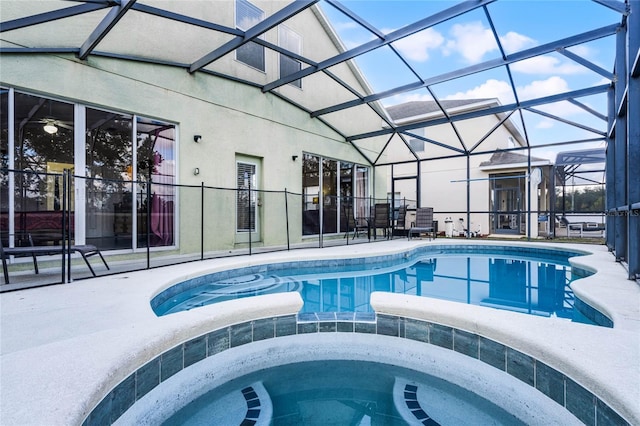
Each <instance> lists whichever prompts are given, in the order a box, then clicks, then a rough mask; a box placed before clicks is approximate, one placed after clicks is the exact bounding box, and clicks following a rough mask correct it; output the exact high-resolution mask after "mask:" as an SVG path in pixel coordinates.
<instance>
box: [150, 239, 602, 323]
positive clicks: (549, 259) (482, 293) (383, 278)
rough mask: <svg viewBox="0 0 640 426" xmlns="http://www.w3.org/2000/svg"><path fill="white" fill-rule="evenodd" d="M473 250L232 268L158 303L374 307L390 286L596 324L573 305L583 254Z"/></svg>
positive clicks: (166, 307)
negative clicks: (284, 295)
mask: <svg viewBox="0 0 640 426" xmlns="http://www.w3.org/2000/svg"><path fill="white" fill-rule="evenodd" d="M466 251H467V252H466V253H465V250H464V249H457V250H446V251H445V250H439V251H437V252H436V253H420V252H418V253H415V254H413V255H411V256H404V257H401V258H399V259H381V260H379V261H376V262H373V261H371V262H368V263H364V262H362V261H357V260H356V261H353V262H343V264H324V265H311V264H304V263H291V264H287V265H271V267H269V266H267V267H265V266H263V267H261V268H259V269H253V270H248V271H247V270H240V271H236V273H235V274H234V273H233V272H232V271H230V272H227V273H226V274H223V275H220V274H218V276H210V277H203V278H202V283H200V282H192V283H191V285H190V286H186V288H185V289H183V290H176V289H175V288H174V289H173V293H174V294H171V293H169V294H167V293H166V292H165V294H161V295H159V296H158V297H156V299H154V302H153V303H152V305H154V311H155V312H156V314H158V315H166V314H170V313H174V312H179V311H182V310H189V309H193V308H196V307H198V306H204V305H208V304H212V303H217V302H221V301H225V300H232V299H238V298H242V297H249V296H254V295H260V294H269V293H280V292H290V291H297V292H299V293H300V294H301V296H302V298H303V300H304V306H303V308H302V311H301V312H302V313H309V312H372V311H373V310H372V308H371V306H370V304H369V299H370V295H371V293H372V292H374V291H384V292H392V293H403V294H410V295H417V296H424V297H433V298H438V299H444V300H449V301H454V302H461V303H468V304H474V305H481V306H488V307H493V308H499V309H507V310H511V311H517V312H522V313H527V314H532V315H540V316H557V317H561V318H567V319H571V320H573V321H578V322H586V323H591V322H590V321H589V320H587V319H585V318H584V317H582V316H581V315H580V314H579V313H578V312H577V311H576V310H574V309H573V304H574V298H573V293H572V292H571V289H570V288H569V283H570V282H571V281H572V280H573V279H574V278H576V275H575V273H574V271H572V268H571V266H570V264H569V262H568V258H569V257H570V256H575V255H576V253H572V252H563V251H557V250H555V251H548V252H547V251H545V250H533V251H528V252H527V251H522V249H518V250H516V251H513V250H508V249H506V248H496V247H493V248H492V250H488V249H487V248H486V247H485V248H484V250H481V251H478V250H471V251H470V250H469V249H467V250H466ZM316 263H317V262H316ZM247 272H249V273H247Z"/></svg>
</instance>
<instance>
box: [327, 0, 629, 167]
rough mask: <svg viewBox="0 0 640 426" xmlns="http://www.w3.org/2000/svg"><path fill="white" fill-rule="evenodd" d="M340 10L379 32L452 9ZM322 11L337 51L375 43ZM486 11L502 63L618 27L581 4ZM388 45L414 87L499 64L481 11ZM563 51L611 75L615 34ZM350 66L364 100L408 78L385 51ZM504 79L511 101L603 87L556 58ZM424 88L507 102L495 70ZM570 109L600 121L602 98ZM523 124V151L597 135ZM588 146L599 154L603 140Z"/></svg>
mask: <svg viewBox="0 0 640 426" xmlns="http://www.w3.org/2000/svg"><path fill="white" fill-rule="evenodd" d="M341 3H342V4H344V5H345V6H346V7H347V8H349V9H350V10H352V11H353V12H355V13H356V14H357V15H358V16H360V17H361V18H362V19H364V20H366V21H367V22H368V23H369V24H371V25H373V26H374V27H376V28H377V29H378V30H380V31H381V32H382V33H384V34H388V33H391V32H393V31H395V30H397V29H400V28H402V27H403V26H406V25H408V24H411V23H413V22H416V21H418V20H420V19H422V18H424V17H427V16H430V15H432V14H434V13H436V12H438V11H441V10H444V9H446V8H448V7H451V6H454V5H456V4H457V3H458V2H453V1H434V0H429V1H427V0H412V1H400V0H398V1H384V0H373V1H371V0H356V1H346V0H345V1H342V2H341ZM322 8H323V10H324V12H325V13H326V15H327V16H328V18H329V20H330V21H331V22H332V24H333V25H334V28H335V29H336V32H337V33H338V34H339V35H340V37H341V39H342V41H343V43H344V44H345V46H346V47H347V49H350V48H353V47H356V46H359V45H361V44H363V43H365V42H368V41H370V40H372V39H374V38H375V36H374V35H373V34H372V33H371V32H369V31H367V30H365V29H363V28H362V27H361V26H360V25H358V24H357V23H355V22H354V21H352V20H351V19H349V18H348V17H346V16H345V15H344V14H342V13H341V12H339V11H337V10H336V9H334V8H333V7H331V6H330V5H329V4H327V3H322ZM487 10H488V12H489V15H490V17H491V20H492V22H493V24H494V26H495V28H496V32H497V34H498V36H499V40H500V43H501V44H502V47H503V49H504V51H505V53H506V54H507V55H509V54H511V53H515V52H518V51H522V50H525V49H529V48H533V47H536V46H540V45H543V44H545V43H549V42H552V41H556V40H559V39H563V38H566V37H571V36H574V35H576V34H580V33H583V32H586V31H590V30H593V29H597V28H601V27H604V26H608V25H612V24H618V23H620V21H621V15H620V14H619V13H618V12H616V11H613V10H611V9H609V8H607V7H605V6H603V5H600V4H598V3H595V2H593V1H590V0H498V1H496V2H493V3H490V4H488V5H487ZM393 47H394V48H395V49H397V51H398V52H399V53H400V54H401V55H402V57H403V58H404V60H406V61H407V62H408V63H409V64H410V65H411V67H412V68H413V69H414V70H415V71H416V72H417V73H418V74H419V76H420V77H421V78H423V79H428V78H430V77H434V76H438V75H441V74H443V73H446V72H449V71H453V70H457V69H460V68H464V67H467V66H471V65H474V64H478V63H482V62H485V61H487V60H491V59H497V58H501V52H500V50H499V48H498V44H497V42H496V40H495V37H494V35H493V32H492V31H491V27H490V23H489V20H488V18H487V14H486V13H485V12H484V10H483V9H482V8H478V9H476V10H474V11H471V12H469V13H466V14H464V15H462V16H459V17H457V18H453V19H451V20H448V21H445V22H443V23H441V24H438V25H436V26H434V27H431V28H428V29H426V30H423V31H421V32H419V33H416V34H414V35H412V36H409V37H407V38H404V39H401V40H399V41H397V42H395V43H393ZM568 50H569V51H570V52H571V53H574V54H576V55H578V56H580V57H582V58H584V59H586V60H588V61H590V62H592V63H593V64H595V65H597V66H599V67H601V68H603V69H604V70H606V71H608V72H611V71H612V70H613V64H614V60H615V36H609V37H605V38H602V39H599V40H596V41H592V42H589V43H586V44H583V45H578V46H574V47H571V48H569V49H568ZM356 62H357V64H358V66H359V67H360V69H361V70H362V72H363V74H364V75H365V76H366V78H367V81H368V82H369V83H370V85H371V87H372V89H373V91H374V93H379V92H381V91H384V90H388V89H392V88H395V87H398V86H401V85H404V84H408V83H412V82H415V81H416V80H417V78H416V77H415V76H414V75H413V74H412V73H411V72H410V71H409V70H408V69H407V67H406V66H405V65H404V64H403V62H402V60H401V59H400V58H399V57H398V56H397V55H396V54H394V53H393V51H392V49H390V48H389V47H385V48H379V49H376V50H375V51H373V52H369V53H367V54H365V55H363V56H360V57H359V58H357V59H356ZM510 71H511V75H512V78H513V82H514V86H515V87H516V91H517V94H518V98H519V100H521V101H522V100H527V99H535V98H539V97H544V96H548V95H553V94H557V93H563V92H568V91H572V90H577V89H582V88H587V87H594V86H599V85H603V84H609V83H610V80H608V79H607V78H606V77H605V76H603V75H601V74H599V73H596V72H594V71H592V70H590V69H589V68H586V67H584V66H583V65H581V64H579V63H577V62H575V61H573V60H572V59H570V58H568V57H566V56H565V55H562V54H560V53H557V52H554V53H552V54H547V55H544V56H539V57H535V58H531V59H528V60H524V61H520V62H516V63H513V64H512V65H511V66H510ZM431 89H432V91H433V93H434V94H435V96H436V97H437V98H438V99H476V98H498V99H499V101H500V102H501V103H502V104H510V103H513V102H514V101H515V98H514V93H513V90H512V88H511V84H510V81H509V74H508V72H507V68H506V67H504V66H502V67H499V68H495V69H493V70H489V71H485V72H482V73H479V74H475V75H471V76H468V77H462V78H459V79H456V80H451V81H448V82H445V83H440V84H438V85H434V86H431ZM431 99H433V98H432V97H431V94H430V93H429V91H427V90H426V89H421V90H417V91H414V92H408V93H402V94H399V95H396V96H393V97H389V98H385V99H384V100H383V101H382V102H383V104H384V105H385V106H389V105H395V104H399V103H403V102H407V101H414V100H431ZM578 101H580V102H581V103H582V104H584V105H585V106H586V107H588V108H592V109H594V110H595V111H597V112H599V113H600V114H603V115H606V113H607V104H606V94H602V95H594V96H588V97H582V98H579V99H578ZM539 109H541V110H543V111H544V112H547V113H550V114H553V115H557V116H560V117H562V118H564V119H567V120H571V121H574V122H577V123H580V124H582V125H584V126H587V127H589V128H593V129H595V130H598V131H601V132H604V131H606V127H607V125H606V122H605V121H604V120H602V119H601V118H598V117H597V116H596V115H594V114H592V113H591V112H589V111H587V110H586V109H585V108H581V107H579V106H576V105H574V104H571V103H569V102H566V101H565V102H559V103H555V104H550V105H547V106H545V107H540V108H539ZM523 117H524V125H523V124H522V121H520V119H519V117H514V118H515V121H516V125H517V126H518V128H519V129H520V130H521V131H523V132H524V130H525V129H526V132H527V135H528V137H529V140H530V142H531V144H532V145H541V144H548V143H552V142H565V141H573V140H582V139H590V138H597V137H599V135H598V134H596V133H593V132H590V131H586V130H583V129H578V128H576V127H574V126H569V125H567V124H565V123H562V122H561V121H558V120H554V119H551V118H548V117H545V116H542V115H539V114H535V113H532V112H524V113H523ZM582 146H585V145H582ZM588 146H589V147H593V146H600V147H604V142H597V143H595V144H590V145H588ZM573 149H578V148H577V147H574V146H573V145H569V146H568V147H567V146H565V147H564V148H562V149H561V150H573ZM547 151H548V152H547ZM555 151H557V149H556V148H555V147H554V148H553V149H551V150H545V149H540V150H539V152H538V153H537V155H538V156H542V157H554V156H555ZM550 159H553V158H550Z"/></svg>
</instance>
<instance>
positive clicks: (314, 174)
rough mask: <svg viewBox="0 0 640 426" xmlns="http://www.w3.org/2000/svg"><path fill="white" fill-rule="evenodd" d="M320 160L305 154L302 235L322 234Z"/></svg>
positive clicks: (303, 162)
mask: <svg viewBox="0 0 640 426" xmlns="http://www.w3.org/2000/svg"><path fill="white" fill-rule="evenodd" d="M319 197H320V158H319V157H317V156H315V155H310V154H304V155H303V160H302V235H318V234H319V233H320V198H319Z"/></svg>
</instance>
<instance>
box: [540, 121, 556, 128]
mask: <svg viewBox="0 0 640 426" xmlns="http://www.w3.org/2000/svg"><path fill="white" fill-rule="evenodd" d="M553 123H554V122H553V121H552V120H550V119H544V120H542V121H540V122H539V123H538V125H537V126H536V129H550V128H552V127H553Z"/></svg>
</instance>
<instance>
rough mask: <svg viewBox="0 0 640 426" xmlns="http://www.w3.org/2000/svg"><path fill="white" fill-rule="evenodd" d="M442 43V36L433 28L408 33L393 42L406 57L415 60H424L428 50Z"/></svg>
mask: <svg viewBox="0 0 640 426" xmlns="http://www.w3.org/2000/svg"><path fill="white" fill-rule="evenodd" d="M443 43H444V37H443V36H442V34H440V33H439V32H438V31H436V30H434V29H433V28H427V29H426V30H424V31H420V32H419V33H416V34H413V35H410V36H409V37H405V38H403V39H400V40H398V41H396V42H395V43H393V46H394V47H396V48H397V49H398V50H399V51H400V52H401V53H402V54H403V55H404V56H406V57H407V59H409V60H412V61H416V62H426V61H427V60H428V59H429V50H432V49H436V48H438V47H440V46H441V45H442V44H443Z"/></svg>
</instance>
